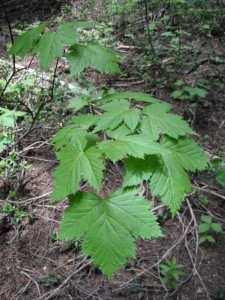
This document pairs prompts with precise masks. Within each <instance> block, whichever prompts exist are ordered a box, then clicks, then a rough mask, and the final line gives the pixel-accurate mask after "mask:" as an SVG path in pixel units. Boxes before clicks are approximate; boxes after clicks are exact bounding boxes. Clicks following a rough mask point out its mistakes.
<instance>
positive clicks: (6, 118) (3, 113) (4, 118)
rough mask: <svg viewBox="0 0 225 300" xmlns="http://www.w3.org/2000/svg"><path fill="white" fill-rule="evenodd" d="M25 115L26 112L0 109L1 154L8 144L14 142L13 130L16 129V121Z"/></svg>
mask: <svg viewBox="0 0 225 300" xmlns="http://www.w3.org/2000/svg"><path fill="white" fill-rule="evenodd" d="M24 115H25V112H22V111H15V110H9V109H7V108H3V107H0V153H1V152H2V151H3V150H4V149H5V148H6V145H7V144H9V143H11V142H13V132H12V129H13V128H14V127H15V122H16V119H17V118H18V117H21V116H24Z"/></svg>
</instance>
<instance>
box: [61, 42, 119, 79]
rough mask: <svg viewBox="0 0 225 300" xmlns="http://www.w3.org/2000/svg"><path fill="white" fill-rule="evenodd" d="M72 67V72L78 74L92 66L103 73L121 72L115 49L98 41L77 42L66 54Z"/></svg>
mask: <svg viewBox="0 0 225 300" xmlns="http://www.w3.org/2000/svg"><path fill="white" fill-rule="evenodd" d="M66 57H67V59H68V61H69V64H70V67H71V74H72V75H77V74H79V73H80V72H82V71H84V70H85V69H86V68H87V67H89V66H92V67H94V68H96V69H97V70H98V71H99V72H101V73H116V74H118V73H120V69H119V58H118V56H117V54H116V52H114V51H113V50H111V49H109V48H107V47H104V46H101V45H99V44H97V43H93V42H88V43H87V44H86V45H80V44H75V45H73V46H72V47H71V48H70V52H69V53H68V54H66Z"/></svg>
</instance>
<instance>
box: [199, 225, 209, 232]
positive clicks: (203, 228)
mask: <svg viewBox="0 0 225 300" xmlns="http://www.w3.org/2000/svg"><path fill="white" fill-rule="evenodd" d="M209 230H210V224H207V223H201V224H200V225H199V226H198V233H205V232H208V231H209Z"/></svg>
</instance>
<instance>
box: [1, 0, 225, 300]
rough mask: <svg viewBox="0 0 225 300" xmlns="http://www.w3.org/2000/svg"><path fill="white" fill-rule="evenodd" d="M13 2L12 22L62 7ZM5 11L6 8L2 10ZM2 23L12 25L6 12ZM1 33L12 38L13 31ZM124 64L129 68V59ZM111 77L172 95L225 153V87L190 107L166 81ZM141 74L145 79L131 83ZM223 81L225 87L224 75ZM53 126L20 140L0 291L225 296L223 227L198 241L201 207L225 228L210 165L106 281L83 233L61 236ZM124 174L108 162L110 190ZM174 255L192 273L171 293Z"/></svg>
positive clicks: (210, 72) (195, 75)
mask: <svg viewBox="0 0 225 300" xmlns="http://www.w3.org/2000/svg"><path fill="white" fill-rule="evenodd" d="M11 2H14V3H15V6H14V8H13V9H11V10H10V8H12V3H10V1H5V5H6V7H7V9H8V11H9V18H10V14H11V16H12V20H11V21H12V22H14V23H17V22H20V21H21V20H23V16H24V18H25V17H26V16H27V14H28V11H30V10H33V11H34V12H35V17H34V19H33V20H37V19H44V17H43V14H44V15H45V18H46V17H47V19H48V18H49V17H50V19H52V20H53V19H54V18H55V17H56V15H57V14H58V15H60V4H59V2H60V1H53V2H54V4H53V5H50V4H49V3H50V2H51V1H42V2H43V5H40V1H36V2H35V1H32V3H33V5H32V6H31V3H30V2H28V1H11ZM22 2H25V5H24V3H23V4H22ZM72 2H73V1H72ZM74 2H75V1H74ZM40 7H42V9H40ZM57 10H58V13H56V12H57ZM18 12H20V13H18ZM46 14H47V16H46ZM0 15H1V16H3V11H2V10H1V11H0ZM18 15H19V18H18ZM29 16H30V14H29ZM31 19H32V18H31ZM0 26H7V25H6V23H5V22H4V21H3V19H2V20H1V23H0ZM1 38H2V39H6V40H7V39H9V37H7V36H2V37H1ZM213 47H214V48H213V49H214V50H213V51H215V53H216V54H217V55H220V57H221V58H223V59H225V52H224V48H223V47H222V45H221V44H220V43H219V41H218V39H216V38H215V39H214V41H213ZM4 49H5V43H2V45H1V48H0V50H1V51H2V53H3V50H4ZM218 51H219V53H218ZM122 67H123V68H127V65H126V64H125V65H124V66H122ZM179 71H180V72H181V73H182V72H183V73H184V71H181V70H178V72H179ZM131 73H132V71H131ZM210 76H211V78H215V79H217V78H220V77H221V76H225V75H224V74H221V72H220V71H219V69H218V66H217V65H215V64H212V63H211V62H210V60H209V61H208V62H206V63H204V64H202V65H200V66H199V67H198V68H197V69H196V70H195V71H193V72H191V73H190V74H187V75H186V77H185V79H186V81H189V82H190V83H191V82H192V81H193V79H195V80H197V79H199V78H201V79H202V78H203V79H206V78H209V77H210ZM133 77H134V79H132V80H130V78H133ZM105 80H106V81H107V83H108V84H111V86H112V87H115V88H118V87H119V88H121V89H122V88H123V89H125V90H126V89H127V90H128V89H129V90H145V91H147V92H149V93H152V94H154V96H155V97H157V98H159V99H164V100H166V101H169V102H171V103H172V104H173V105H174V111H175V112H177V113H179V114H180V115H181V116H183V117H184V118H185V119H189V120H190V121H191V125H192V127H193V129H194V130H195V131H196V132H197V133H198V134H199V136H198V137H197V140H198V141H199V142H200V144H201V145H202V146H203V148H204V149H205V151H206V152H207V153H208V155H209V156H210V157H216V156H225V152H224V151H225V150H224V146H225V97H224V90H223V92H222V91H221V92H218V91H214V90H213V89H211V90H210V91H209V93H208V95H207V96H206V98H205V99H204V102H203V103H201V105H199V106H197V107H193V106H192V107H191V106H190V105H188V104H189V103H187V102H182V103H181V102H177V101H174V100H171V98H169V96H168V94H169V93H170V92H169V91H168V90H167V89H166V88H164V89H154V88H152V87H149V86H148V84H145V83H143V82H142V81H141V80H140V78H139V79H138V78H136V77H135V76H132V74H131V75H130V76H128V77H127V78H126V80H121V78H119V77H117V78H114V77H111V78H109V77H105ZM138 80H139V82H140V81H141V82H140V84H136V85H135V84H132V82H135V81H138ZM121 82H122V84H121ZM223 83H224V86H223V88H224V87H225V81H223ZM121 85H122V86H121ZM53 133H54V129H52V130H49V129H48V128H46V127H45V126H44V125H43V126H41V127H38V129H36V130H33V131H32V132H31V133H30V134H29V135H28V136H26V138H25V139H24V140H21V142H20V143H19V145H18V151H21V152H22V155H21V156H25V157H26V158H23V159H26V161H27V162H28V164H29V169H28V170H27V172H26V174H25V177H24V178H23V182H22V189H21V193H20V199H19V200H18V201H16V202H15V201H14V203H15V204H16V205H18V207H20V208H22V209H24V210H26V217H24V218H23V220H22V222H21V223H20V224H19V225H17V226H14V225H12V224H11V222H10V220H9V218H8V217H6V216H4V214H3V213H2V212H1V211H0V283H1V284H0V299H2V300H13V299H15V300H31V299H32V300H33V299H34V300H41V299H43V300H47V299H54V300H67V299H82V300H83V299H110V300H112V299H121V300H122V299H135V300H136V299H140V300H142V299H143V300H144V299H146V300H147V299H153V300H161V299H182V300H186V299H188V300H194V299H196V300H205V299H225V291H224V295H223V298H218V297H217V298H216V295H218V291H219V290H220V289H222V288H223V289H225V241H224V239H223V238H222V237H221V236H219V235H218V236H217V237H216V243H215V244H210V243H203V244H201V245H198V234H197V225H198V224H199V223H200V216H201V215H202V214H210V215H211V216H212V217H213V219H214V220H215V221H216V222H219V223H220V224H221V225H222V226H223V229H224V230H225V189H224V188H222V186H220V185H219V184H218V183H217V182H216V181H215V178H214V173H213V171H212V170H210V169H208V170H206V171H204V172H202V173H196V174H192V175H191V179H192V183H193V186H194V187H195V189H193V192H192V193H190V194H189V195H187V196H186V199H185V201H184V203H183V205H182V207H181V210H180V211H179V213H177V214H176V216H175V217H174V218H173V219H172V218H171V217H170V216H168V215H167V214H166V211H165V210H164V209H162V210H161V211H157V216H158V218H159V222H160V224H161V226H162V231H163V233H164V237H161V238H158V239H156V240H151V241H148V240H138V241H137V246H138V247H137V249H138V250H137V258H136V259H135V260H129V261H128V262H127V264H126V266H125V267H124V268H122V269H120V270H119V271H118V272H117V273H116V274H115V275H114V276H113V278H112V279H111V280H110V281H108V280H107V279H106V277H105V276H104V275H102V273H101V272H100V271H99V269H98V268H96V267H94V266H93V265H92V263H91V260H90V258H89V257H83V256H82V254H81V251H80V242H79V241H78V242H70V243H69V242H64V241H61V240H58V239H57V230H58V226H59V222H60V220H61V215H62V212H63V211H64V209H65V207H66V206H67V200H66V199H65V200H64V201H61V202H58V203H56V204H54V205H53V204H51V203H49V198H50V193H51V191H52V186H53V176H52V175H53V171H54V169H55V166H56V165H57V161H56V158H55V156H54V154H53V150H52V145H51V144H50V143H49V139H50V138H51V137H52V135H53ZM37 139H38V140H39V141H40V142H41V143H42V146H41V147H32V149H30V150H27V151H24V152H23V150H24V149H26V148H27V147H28V146H29V145H32V144H33V143H34V142H36V141H37ZM122 175H123V166H122V165H120V164H118V165H116V166H114V167H112V166H110V165H109V170H108V172H107V177H108V185H107V189H108V190H109V191H111V190H113V189H114V188H115V187H116V186H118V185H119V184H120V182H121V179H122ZM0 194H1V197H2V199H1V200H0V201H1V204H3V203H4V201H5V199H3V195H4V194H3V192H2V191H1V193H0ZM203 197H207V201H208V204H207V205H204V204H202V202H201V201H200V199H201V198H203ZM153 201H154V204H155V206H157V205H158V204H159V202H158V199H153ZM174 256H175V257H176V258H177V260H178V261H179V263H181V264H183V265H184V266H185V267H184V272H185V273H186V275H185V276H184V277H183V278H182V280H181V281H180V283H179V287H178V289H177V290H175V291H174V292H172V293H170V296H168V294H169V291H168V287H167V286H166V285H164V284H162V282H161V276H162V275H161V274H160V269H159V264H160V263H161V262H164V261H165V259H171V258H172V257H174Z"/></svg>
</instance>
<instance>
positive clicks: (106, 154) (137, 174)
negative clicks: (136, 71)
mask: <svg viewBox="0 0 225 300" xmlns="http://www.w3.org/2000/svg"><path fill="white" fill-rule="evenodd" d="M91 25H93V24H91ZM91 25H90V24H89V23H83V22H71V23H64V24H62V25H60V26H59V28H58V29H57V30H56V31H51V30H48V29H46V28H45V27H43V26H42V27H40V26H41V25H40V26H39V27H38V28H39V29H36V31H35V30H34V29H31V30H30V31H29V32H28V33H25V34H22V35H21V36H20V37H19V39H18V40H17V41H15V43H14V45H13V46H12V48H11V50H10V53H11V54H17V55H20V56H24V55H25V54H26V53H38V55H39V56H38V57H39V60H40V64H41V66H42V68H43V69H45V68H47V67H48V66H49V64H51V63H52V62H53V61H54V60H55V59H56V58H60V57H62V56H65V57H66V58H67V60H68V62H69V64H70V67H71V74H72V75H77V74H78V73H80V72H82V71H84V70H85V69H86V68H88V67H89V66H92V67H94V68H95V69H97V70H98V71H99V72H106V73H119V72H120V70H119V57H118V55H117V54H116V53H115V52H114V51H113V50H111V49H109V48H107V47H104V46H102V45H100V44H98V43H94V42H89V41H88V42H85V43H79V34H78V31H77V27H82V28H85V27H89V26H91ZM32 30H33V31H32ZM22 42H23V43H27V46H22V45H21V43H22ZM65 49H66V53H65ZM136 102H143V105H142V106H140V105H139V106H137V105H136ZM69 108H75V110H76V111H79V115H76V116H74V117H73V118H72V119H71V121H70V123H69V124H68V125H66V126H65V127H63V128H62V129H60V130H59V131H58V132H57V133H56V135H55V136H54V138H53V140H52V141H53V143H55V147H54V148H55V150H56V152H57V154H56V155H57V158H58V160H59V166H58V167H57V168H56V170H55V173H54V178H55V179H54V189H53V194H52V201H56V200H60V199H62V198H64V197H66V196H69V200H70V206H69V208H68V209H67V210H66V211H65V213H64V216H63V221H62V223H61V226H60V232H59V237H60V238H62V239H65V240H74V239H76V240H77V239H82V249H83V253H84V254H85V255H87V256H91V257H92V259H93V261H94V262H95V264H97V265H98V266H99V267H100V268H101V270H103V272H105V273H106V275H107V276H108V277H109V278H110V277H111V276H112V273H113V272H115V271H116V270H117V269H118V268H119V267H121V266H123V265H124V264H125V262H126V260H127V259H128V258H133V257H135V253H136V248H135V244H134V239H135V238H138V237H141V238H155V237H159V236H161V235H162V233H161V231H160V229H159V226H158V224H157V222H156V218H155V216H154V215H153V213H152V212H151V211H150V209H151V204H150V202H149V200H146V199H144V198H143V197H140V196H138V195H137V194H138V192H139V189H138V188H137V185H138V184H140V183H141V182H143V181H147V182H148V183H149V186H150V191H151V194H152V195H155V196H160V197H161V200H162V201H163V202H164V203H165V204H166V205H167V206H168V207H169V209H170V211H171V213H172V214H173V215H174V214H175V213H176V211H177V210H178V209H179V208H180V205H181V203H182V201H183V199H184V196H185V193H187V192H189V191H190V189H191V182H190V179H189V176H188V173H187V171H197V170H203V169H204V168H205V167H206V166H207V164H208V159H207V157H206V155H205V154H204V152H203V151H202V150H201V149H200V147H199V146H198V144H197V143H196V142H194V141H192V140H191V139H190V138H188V137H187V136H188V135H191V134H195V132H194V131H193V130H192V129H191V128H190V126H189V124H188V123H187V122H185V121H184V120H182V119H181V118H180V117H179V116H177V115H175V114H173V113H171V112H170V110H171V106H170V105H169V104H167V103H164V102H162V101H160V100H158V99H156V98H154V97H152V96H150V95H148V94H145V93H129V92H121V93H120V92H112V91H109V92H108V93H107V92H106V90H105V91H102V92H99V93H98V94H97V95H95V96H94V97H90V94H88V93H87V94H86V95H84V96H81V95H80V96H79V97H78V98H77V99H76V98H74V99H72V100H71V101H70V103H69ZM87 111H89V112H91V113H87ZM108 160H110V161H112V162H113V163H116V162H118V161H119V160H120V161H123V162H124V166H125V177H124V182H123V187H121V188H119V189H117V190H116V191H114V192H112V193H111V194H110V195H108V196H107V195H106V188H105V185H106V181H107V178H106V176H107V173H106V170H107V162H108ZM82 180H83V181H87V183H88V184H89V185H90V186H91V187H92V188H93V189H94V190H95V191H97V193H98V194H96V193H91V192H82V191H79V189H80V184H81V181H82ZM101 189H102V190H101ZM100 194H101V195H103V198H104V199H102V198H100V196H99V195H100ZM168 262H169V261H168ZM168 262H167V264H168ZM169 266H170V267H171V268H172V269H171V270H170V272H172V275H170V276H172V278H173V279H174V278H175V279H178V277H179V275H182V274H181V273H179V272H180V271H177V270H176V269H177V268H180V265H177V264H176V259H175V260H174V259H173V260H172V262H171V264H169ZM177 266H178V267H177ZM163 269H164V271H163V272H164V273H165V274H164V275H166V274H167V273H168V272H169V271H168V270H166V269H165V267H163ZM175 271H176V272H177V273H176V272H175ZM168 276H169V275H168ZM169 281H170V280H169ZM171 281H172V280H171ZM172 285H173V286H174V284H172ZM172 285H171V286H172Z"/></svg>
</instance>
